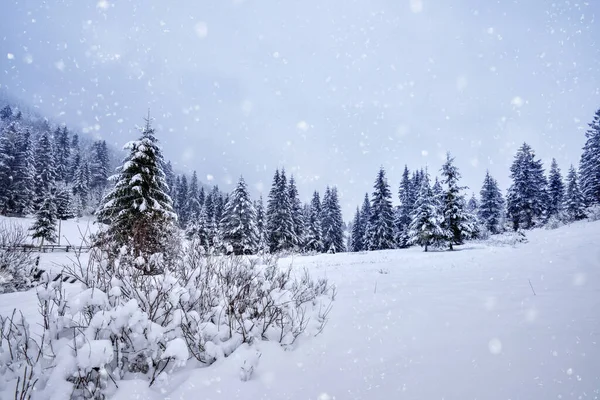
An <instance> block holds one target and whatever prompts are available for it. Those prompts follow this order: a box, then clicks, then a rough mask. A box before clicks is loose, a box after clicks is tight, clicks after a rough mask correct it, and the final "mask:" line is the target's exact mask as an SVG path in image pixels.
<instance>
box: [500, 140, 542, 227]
mask: <svg viewBox="0 0 600 400" xmlns="http://www.w3.org/2000/svg"><path fill="white" fill-rule="evenodd" d="M510 172H511V175H510V177H511V179H512V184H511V186H510V188H509V189H508V194H507V196H506V205H507V216H508V218H509V220H510V221H511V222H512V226H513V229H514V230H517V229H519V228H525V229H530V228H532V227H533V226H535V224H536V223H537V221H539V220H540V219H541V218H542V216H543V215H544V211H545V204H546V199H547V197H546V177H545V176H544V167H543V165H542V161H541V160H536V159H535V153H534V151H533V149H532V148H531V146H529V145H528V144H527V143H523V145H522V146H521V147H520V148H519V150H518V151H517V154H516V155H515V160H514V161H513V164H512V165H511V167H510Z"/></svg>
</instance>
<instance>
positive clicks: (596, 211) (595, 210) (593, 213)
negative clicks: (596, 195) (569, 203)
mask: <svg viewBox="0 0 600 400" xmlns="http://www.w3.org/2000/svg"><path fill="white" fill-rule="evenodd" d="M585 214H586V215H587V218H588V220H589V221H600V205H598V204H595V205H593V206H590V207H588V208H586V209H585Z"/></svg>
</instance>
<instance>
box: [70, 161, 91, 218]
mask: <svg viewBox="0 0 600 400" xmlns="http://www.w3.org/2000/svg"><path fill="white" fill-rule="evenodd" d="M73 196H74V198H75V205H74V208H75V212H76V213H77V216H78V217H81V216H82V215H83V214H84V212H85V210H87V208H88V204H89V197H90V170H89V164H88V162H87V160H81V161H79V168H77V172H76V173H75V178H74V180H73Z"/></svg>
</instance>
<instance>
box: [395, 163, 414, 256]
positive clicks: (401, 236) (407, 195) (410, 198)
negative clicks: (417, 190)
mask: <svg viewBox="0 0 600 400" xmlns="http://www.w3.org/2000/svg"><path fill="white" fill-rule="evenodd" d="M398 198H399V200H400V205H399V206H398V209H397V211H396V219H395V221H394V225H395V228H396V230H395V241H396V245H397V246H398V247H399V248H405V247H407V246H408V226H409V225H410V221H411V214H412V211H413V207H414V203H415V197H414V194H413V192H412V186H411V182H410V172H409V170H408V166H406V165H405V166H404V172H403V173H402V180H401V181H400V188H399V190H398Z"/></svg>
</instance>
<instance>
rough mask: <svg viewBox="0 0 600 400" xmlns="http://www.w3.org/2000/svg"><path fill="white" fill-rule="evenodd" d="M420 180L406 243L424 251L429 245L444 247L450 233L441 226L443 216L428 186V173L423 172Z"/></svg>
mask: <svg viewBox="0 0 600 400" xmlns="http://www.w3.org/2000/svg"><path fill="white" fill-rule="evenodd" d="M420 182H421V189H420V190H419V194H418V196H417V201H416V202H415V209H414V211H413V215H412V221H411V222H410V226H409V230H408V237H409V239H408V243H409V244H411V245H414V244H416V245H419V246H421V247H423V248H424V249H425V251H428V250H429V247H433V248H441V247H445V246H447V244H448V240H449V238H450V237H451V234H450V232H447V231H446V230H445V229H444V228H442V222H443V219H444V218H443V216H442V215H441V214H440V212H439V208H438V207H437V204H436V203H435V200H434V197H433V192H432V190H431V187H430V186H429V175H428V174H427V173H425V175H424V176H423V177H422V179H421V180H420Z"/></svg>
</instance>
